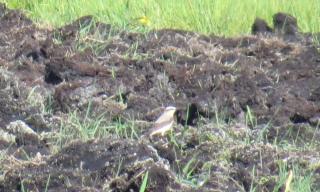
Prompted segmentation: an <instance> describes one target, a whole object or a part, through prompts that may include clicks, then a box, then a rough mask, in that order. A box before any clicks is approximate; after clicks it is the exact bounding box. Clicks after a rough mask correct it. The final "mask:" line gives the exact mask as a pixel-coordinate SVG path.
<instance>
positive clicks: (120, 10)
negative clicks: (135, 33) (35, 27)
mask: <svg viewBox="0 0 320 192" xmlns="http://www.w3.org/2000/svg"><path fill="white" fill-rule="evenodd" d="M0 2H5V3H6V4H7V5H8V7H9V8H17V9H22V10H25V12H26V14H27V15H28V16H29V17H31V18H32V19H33V20H34V21H36V22H38V23H39V24H40V25H41V26H44V27H57V26H62V25H64V24H66V23H70V22H71V21H73V20H75V19H77V18H79V17H81V16H84V15H93V16H94V17H95V18H96V19H97V20H98V21H103V22H105V23H110V24H112V25H115V26H118V27H122V28H126V29H130V30H145V29H161V28H171V29H172V28H174V29H185V30H190V31H195V32H200V33H204V34H215V35H224V36H235V35H241V34H249V33H250V27H251V24H252V23H253V21H254V19H255V18H256V17H260V18H262V19H265V20H266V21H267V22H268V23H269V24H272V15H273V14H275V13H277V12H286V13H289V14H291V15H292V16H294V17H296V18H297V19H298V23H299V27H300V29H301V31H302V32H313V33H314V32H319V31H320V24H319V19H320V3H319V2H318V1H317V0H307V1H305V0H295V1H286V0H270V1H260V0H201V1H199V0H174V1H172V0H161V1H158V0H117V1H114V0H91V1H87V0H74V1H65V0H45V1H44V0H1V1H0ZM139 18H142V20H141V22H142V24H143V25H144V26H146V27H145V28H141V27H139V26H137V25H136V20H137V19H139Z"/></svg>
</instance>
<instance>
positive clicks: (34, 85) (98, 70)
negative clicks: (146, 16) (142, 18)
mask: <svg viewBox="0 0 320 192" xmlns="http://www.w3.org/2000/svg"><path fill="white" fill-rule="evenodd" d="M284 21H285V22H284ZM297 24H298V23H297V20H296V19H295V18H293V17H292V16H288V15H286V14H284V13H278V14H276V15H275V16H274V29H273V28H271V27H269V26H268V25H267V23H266V22H264V21H263V20H261V19H257V20H256V21H255V23H254V25H253V27H252V32H253V33H254V34H256V35H249V36H245V37H235V38H223V37H216V36H214V35H211V36H205V35H200V34H197V33H193V32H188V31H179V30H171V29H163V30H158V31H150V32H149V33H146V34H140V33H132V32H127V31H122V30H118V29H116V28H115V27H112V26H110V25H107V24H103V23H98V22H94V20H93V19H92V17H90V16H86V17H82V18H80V19H78V20H77V21H74V22H73V23H71V24H69V25H66V26H64V27H62V28H60V29H54V30H49V29H41V28H38V27H36V25H35V24H34V23H33V22H32V21H31V20H29V19H28V18H26V17H25V16H24V15H23V14H22V13H21V12H20V11H16V10H8V9H6V8H5V7H4V6H3V5H1V7H0V26H1V27H0V34H1V35H0V106H1V107H0V150H1V151H2V152H1V154H0V160H1V165H0V191H139V188H140V186H141V183H142V180H143V176H144V175H145V173H146V172H148V175H149V177H148V187H147V191H250V188H251V187H252V186H254V187H255V188H256V191H273V190H274V189H275V188H276V186H277V182H278V180H279V171H280V170H279V169H280V168H279V166H280V164H281V163H280V162H285V163H286V165H287V166H288V169H292V167H293V166H299V167H300V168H301V169H302V170H303V173H304V174H307V173H308V171H309V172H311V171H312V173H313V178H314V183H315V184H314V185H313V186H312V189H314V190H316V189H320V185H319V184H318V183H320V177H319V171H320V169H319V161H320V152H319V147H317V146H319V145H318V139H317V138H319V136H320V134H319V130H318V128H319V122H320V54H319V47H317V45H315V44H314V43H313V42H312V38H311V35H310V34H301V33H299V30H298V27H297ZM168 105H173V106H176V107H177V108H178V111H177V117H176V119H177V124H176V125H175V127H174V133H173V134H170V135H168V136H166V137H165V138H156V139H155V140H148V139H145V137H144V136H143V134H144V133H145V132H146V131H147V130H148V129H149V128H151V126H152V122H153V121H154V120H155V119H156V118H157V116H158V115H159V113H160V112H161V109H162V107H165V106H168ZM89 108H90V110H88V109H89ZM74 111H76V112H77V114H78V115H79V118H80V119H86V118H87V115H86V114H88V112H89V113H90V118H93V119H94V117H102V119H103V121H102V123H105V124H106V125H107V124H117V123H118V124H121V125H127V124H130V123H132V122H135V131H133V130H132V129H131V131H129V133H128V134H127V135H126V134H119V133H117V132H116V131H109V135H108V136H103V137H102V136H99V135H97V136H95V139H93V138H87V139H84V138H83V137H73V138H68V139H61V138H63V137H62V136H61V135H59V134H58V133H59V131H60V130H61V129H62V128H64V127H67V126H68V125H67V124H66V122H68V114H70V113H72V112H74ZM217 119H219V121H217ZM69 131H70V132H67V133H66V135H68V134H69V133H70V134H71V132H72V130H69ZM66 135H64V136H66ZM128 135H129V136H128ZM66 137H67V136H66ZM59 138H60V139H59ZM275 144H277V145H275ZM285 144H288V145H289V144H292V145H295V146H296V147H297V149H299V150H289V149H288V148H285V147H281V146H284V145H285ZM278 145H279V146H280V147H278ZM301 146H310V147H301ZM299 147H301V148H302V149H303V150H301V148H299ZM279 190H284V189H283V186H280V188H279Z"/></svg>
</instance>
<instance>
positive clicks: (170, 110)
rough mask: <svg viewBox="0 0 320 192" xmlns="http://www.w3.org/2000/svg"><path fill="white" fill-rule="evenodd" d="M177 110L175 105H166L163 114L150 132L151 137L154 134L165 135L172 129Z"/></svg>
mask: <svg viewBox="0 0 320 192" xmlns="http://www.w3.org/2000/svg"><path fill="white" fill-rule="evenodd" d="M176 110H177V109H176V108H175V107H173V106H168V107H166V108H165V110H164V112H163V113H162V114H161V116H160V117H159V118H158V119H157V120H156V121H155V123H154V126H153V128H152V129H151V130H150V132H149V137H152V136H154V135H161V136H164V135H165V133H166V132H167V131H169V130H171V129H172V125H173V123H174V113H175V112H176Z"/></svg>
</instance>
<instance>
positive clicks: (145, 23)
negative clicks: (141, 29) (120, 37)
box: [138, 16, 151, 26]
mask: <svg viewBox="0 0 320 192" xmlns="http://www.w3.org/2000/svg"><path fill="white" fill-rule="evenodd" d="M138 21H139V23H140V24H141V25H143V26H149V25H150V23H151V21H150V19H149V18H148V17H147V16H142V17H139V18H138Z"/></svg>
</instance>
